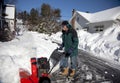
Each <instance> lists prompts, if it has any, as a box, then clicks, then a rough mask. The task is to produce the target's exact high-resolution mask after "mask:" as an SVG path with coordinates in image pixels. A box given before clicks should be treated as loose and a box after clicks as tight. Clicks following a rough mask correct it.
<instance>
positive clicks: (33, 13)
mask: <svg viewBox="0 0 120 83" xmlns="http://www.w3.org/2000/svg"><path fill="white" fill-rule="evenodd" d="M38 19H39V12H38V10H37V9H34V8H32V9H31V11H30V16H29V21H30V23H31V24H33V25H36V24H37V23H38Z"/></svg>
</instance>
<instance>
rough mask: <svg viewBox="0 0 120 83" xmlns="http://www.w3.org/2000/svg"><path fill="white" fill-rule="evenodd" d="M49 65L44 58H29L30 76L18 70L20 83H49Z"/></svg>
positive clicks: (22, 70)
mask: <svg viewBox="0 0 120 83" xmlns="http://www.w3.org/2000/svg"><path fill="white" fill-rule="evenodd" d="M49 69H50V65H49V61H48V60H47V58H46V57H42V58H31V73H32V74H31V75H30V74H29V73H28V72H27V71H25V70H24V69H20V72H19V73H20V83H51V81H50V78H49V73H48V71H49Z"/></svg>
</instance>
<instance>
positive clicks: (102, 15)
mask: <svg viewBox="0 0 120 83" xmlns="http://www.w3.org/2000/svg"><path fill="white" fill-rule="evenodd" d="M76 13H78V14H80V15H81V16H83V17H84V18H85V19H86V20H88V21H89V22H90V23H94V22H101V21H109V20H115V19H117V17H118V16H119V15H120V6H118V7H114V8H111V9H107V10H103V11H100V12H96V13H85V12H80V11H76ZM76 13H75V14H76Z"/></svg>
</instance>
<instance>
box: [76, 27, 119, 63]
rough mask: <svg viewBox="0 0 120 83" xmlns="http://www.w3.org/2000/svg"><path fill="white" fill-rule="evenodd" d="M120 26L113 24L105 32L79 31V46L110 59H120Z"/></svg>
mask: <svg viewBox="0 0 120 83" xmlns="http://www.w3.org/2000/svg"><path fill="white" fill-rule="evenodd" d="M119 34H120V26H119V25H113V26H111V27H110V28H108V29H107V30H105V31H104V32H103V33H94V34H89V33H87V32H86V33H85V32H84V31H79V32H78V35H79V41H80V43H79V48H81V49H84V50H86V51H88V52H91V53H93V54H94V55H96V56H99V57H101V58H105V59H108V60H112V61H113V60H117V61H118V60H119V57H120V40H118V36H119Z"/></svg>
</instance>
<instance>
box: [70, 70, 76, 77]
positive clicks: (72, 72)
mask: <svg viewBox="0 0 120 83" xmlns="http://www.w3.org/2000/svg"><path fill="white" fill-rule="evenodd" d="M74 75H75V69H72V70H71V72H70V77H74Z"/></svg>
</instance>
